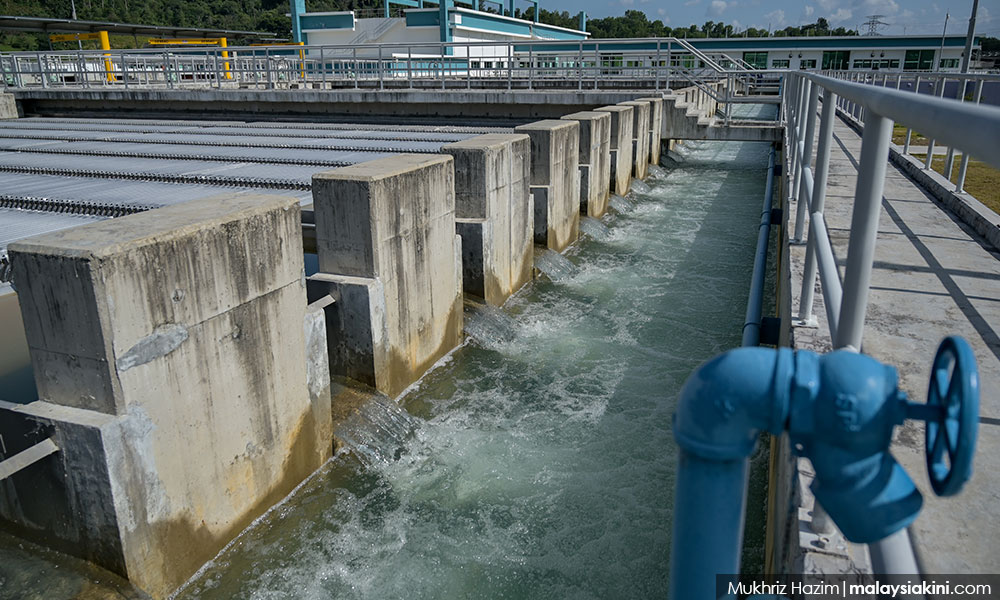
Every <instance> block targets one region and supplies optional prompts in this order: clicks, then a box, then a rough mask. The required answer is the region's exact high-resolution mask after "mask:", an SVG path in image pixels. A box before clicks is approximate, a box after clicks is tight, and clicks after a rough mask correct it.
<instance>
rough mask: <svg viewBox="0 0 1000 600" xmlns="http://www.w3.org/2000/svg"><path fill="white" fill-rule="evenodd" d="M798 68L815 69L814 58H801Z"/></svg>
mask: <svg viewBox="0 0 1000 600" xmlns="http://www.w3.org/2000/svg"><path fill="white" fill-rule="evenodd" d="M799 68H800V69H815V68H816V59H815V58H803V59H801V60H800V61H799Z"/></svg>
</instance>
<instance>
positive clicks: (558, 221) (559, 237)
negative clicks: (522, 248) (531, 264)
mask: <svg viewBox="0 0 1000 600" xmlns="http://www.w3.org/2000/svg"><path fill="white" fill-rule="evenodd" d="M516 131H518V132H519V133H526V134H528V136H529V137H530V138H531V179H530V180H531V188H532V190H531V191H532V194H533V196H534V197H535V202H536V205H535V232H536V235H535V243H538V244H542V245H545V246H547V247H548V248H551V249H552V250H555V251H556V252H562V251H563V250H565V249H566V247H568V246H569V245H570V244H572V243H573V242H575V241H576V239H577V237H578V236H579V233H580V191H579V190H580V188H579V185H580V175H579V170H578V168H577V161H578V157H579V153H580V150H579V145H580V125H579V123H578V122H577V121H563V120H555V119H552V120H547V121H536V122H534V123H528V124H527V125H520V126H518V127H517V128H516ZM539 188H547V189H545V190H544V200H545V209H544V211H541V210H540V209H539V206H538V204H537V203H538V202H539V201H540V200H541V199H542V197H543V196H542V194H540V193H539V194H536V193H535V192H536V191H538V192H543V190H541V189H539ZM542 216H544V217H545V218H544V223H539V218H540V217H542ZM543 224H544V229H542V228H543ZM542 230H544V231H545V236H544V238H542V237H541V236H540V235H539V232H540V231H542Z"/></svg>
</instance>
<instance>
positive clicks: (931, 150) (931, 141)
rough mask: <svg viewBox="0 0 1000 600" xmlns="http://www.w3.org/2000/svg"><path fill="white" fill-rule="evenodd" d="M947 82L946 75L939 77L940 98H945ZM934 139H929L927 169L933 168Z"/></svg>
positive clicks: (938, 91) (938, 92) (938, 90)
mask: <svg viewBox="0 0 1000 600" xmlns="http://www.w3.org/2000/svg"><path fill="white" fill-rule="evenodd" d="M945 83H946V80H945V78H944V77H942V78H941V79H938V85H940V86H941V87H940V88H939V89H937V90H935V91H936V92H937V94H936V96H937V97H938V98H944V87H945ZM934 141H935V140H934V139H933V138H931V139H929V140H927V158H925V159H924V170H925V171H926V170H928V169H930V168H931V161H933V160H934Z"/></svg>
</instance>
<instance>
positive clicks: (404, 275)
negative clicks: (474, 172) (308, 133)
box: [308, 154, 462, 397]
mask: <svg viewBox="0 0 1000 600" xmlns="http://www.w3.org/2000/svg"><path fill="white" fill-rule="evenodd" d="M453 163H454V160H453V159H452V157H451V156H448V155H433V154H399V155H396V156H392V157H387V158H382V159H377V160H373V161H369V162H366V163H360V164H356V165H351V166H348V167H342V168H339V169H334V170H332V171H326V172H324V173H319V174H317V175H315V176H314V177H313V210H314V213H315V219H316V254H317V256H318V258H319V271H320V272H319V273H317V274H315V275H313V276H312V277H310V278H309V282H308V285H309V298H310V300H315V299H317V298H321V297H323V296H325V295H329V296H331V298H332V299H333V300H334V302H333V303H332V304H331V305H330V306H329V307H327V308H326V318H327V324H326V325H327V335H328V339H329V354H330V372H331V374H332V375H337V376H343V377H349V378H351V379H354V380H357V381H360V382H362V383H365V384H367V385H370V386H372V387H374V388H376V389H377V390H378V391H380V392H383V393H384V394H386V395H388V396H390V397H395V396H397V395H399V393H400V392H402V391H403V390H404V389H406V387H407V386H409V385H410V384H411V383H413V382H415V381H416V380H417V379H419V378H420V376H421V375H423V373H424V372H425V371H426V370H427V369H429V368H430V367H431V366H432V365H433V364H434V363H435V362H436V361H437V360H438V359H440V358H441V357H442V356H444V355H445V354H447V353H448V352H450V351H451V350H452V349H453V348H455V347H456V346H457V345H458V344H459V343H461V339H462V261H461V241H460V238H459V236H458V235H457V234H456V233H455V192H454V189H455V183H454V177H455V176H454V168H453Z"/></svg>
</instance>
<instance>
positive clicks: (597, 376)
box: [182, 143, 767, 600]
mask: <svg viewBox="0 0 1000 600" xmlns="http://www.w3.org/2000/svg"><path fill="white" fill-rule="evenodd" d="M680 152H681V153H683V154H684V155H685V156H684V161H685V162H684V166H683V167H682V168H676V169H674V170H671V171H664V172H662V173H660V174H658V176H656V177H654V178H651V179H650V180H648V181H647V185H648V188H649V189H648V191H647V192H640V193H637V194H635V196H634V210H633V211H632V212H630V213H627V214H623V215H619V216H617V217H614V218H612V219H611V220H610V222H609V225H610V226H609V232H608V236H607V238H606V239H604V240H601V241H596V240H595V241H583V242H581V243H580V244H579V245H578V246H577V247H576V248H575V249H574V250H573V251H572V252H571V254H570V255H569V257H568V260H569V261H571V262H572V264H573V269H572V271H571V272H569V273H563V274H562V275H561V276H559V277H557V278H553V279H551V280H550V279H548V278H543V279H539V280H537V281H536V282H535V283H534V284H532V287H531V288H530V289H528V290H527V291H526V292H524V293H522V294H519V295H518V296H516V297H515V298H514V299H513V300H512V302H510V303H509V305H508V306H507V307H506V308H505V309H504V310H503V314H504V315H505V316H506V317H508V318H505V319H501V320H499V323H501V324H497V320H496V319H495V317H496V315H490V314H489V312H488V311H485V312H480V313H477V314H475V315H473V318H472V320H471V321H470V325H471V328H472V331H471V332H470V335H471V336H472V337H473V338H474V339H473V341H472V342H470V344H469V345H467V346H466V347H464V348H462V349H460V350H459V351H458V352H456V353H455V355H454V357H453V359H452V361H451V362H450V363H449V364H448V365H446V366H444V367H442V368H439V369H437V370H435V371H433V372H432V373H431V374H430V375H429V376H428V377H426V378H425V379H424V381H422V382H421V384H420V385H419V386H418V387H417V389H415V390H414V391H412V392H411V393H410V394H409V395H408V396H407V397H406V398H405V399H404V401H403V404H404V406H405V408H406V409H407V411H408V412H409V413H410V414H412V415H413V417H414V419H415V421H417V422H418V424H417V426H416V427H415V428H414V433H413V435H412V437H410V438H408V439H407V440H406V441H405V448H404V449H403V451H401V452H398V453H393V456H398V457H399V458H398V460H365V461H361V460H357V459H356V458H353V457H352V454H349V453H348V454H344V455H342V456H340V457H339V458H338V459H336V460H335V461H334V462H333V463H331V465H330V466H329V467H328V469H327V471H326V472H324V473H323V474H322V475H321V476H320V477H317V478H315V480H314V481H313V482H311V483H310V484H309V485H307V486H306V487H305V488H304V489H303V490H301V491H300V493H299V494H298V495H297V496H296V497H295V498H293V499H292V501H291V502H290V503H289V504H288V506H286V507H284V508H283V509H282V510H280V511H276V512H275V514H273V515H272V516H271V517H270V518H268V519H265V521H264V522H263V523H262V524H261V525H260V526H259V527H258V528H257V529H256V530H254V531H251V532H249V533H248V534H247V535H246V536H244V538H243V539H242V540H241V541H240V542H239V543H238V544H236V545H235V546H234V547H233V548H232V549H231V550H230V551H229V552H227V553H226V554H224V555H223V556H222V557H220V558H219V559H218V560H217V561H216V563H215V564H213V565H212V566H211V567H210V568H209V569H207V571H206V572H205V573H204V574H203V575H202V576H201V577H200V578H199V579H197V580H196V581H194V582H192V585H191V586H190V587H189V588H188V589H187V590H186V591H185V592H184V594H182V598H186V599H195V598H198V599H206V600H207V599H216V598H231V597H239V598H260V599H265V598H266V599H270V598H317V599H319V598H324V599H325V598H379V599H382V598H414V599H415V598H427V599H431V598H434V599H437V598H567V599H570V598H572V599H578V598H595V599H596V598H601V599H604V598H629V599H631V598H662V597H665V594H666V585H667V569H666V565H667V555H668V552H669V543H670V516H671V498H672V487H673V473H674V468H675V464H674V463H675V458H674V452H675V450H674V445H673V442H672V439H671V434H670V415H671V413H672V411H673V407H674V402H675V397H676V393H677V391H678V389H679V387H680V385H681V383H682V382H683V381H684V379H685V377H686V376H687V374H688V373H690V371H691V370H692V369H693V368H694V367H695V366H696V365H697V364H699V363H700V362H701V361H703V360H705V359H707V358H708V357H710V356H712V355H714V354H715V353H718V352H720V351H722V350H725V349H728V348H730V347H733V346H735V345H737V344H738V343H739V338H740V325H741V322H742V315H743V310H744V307H745V301H746V291H747V286H748V278H749V272H750V267H751V265H752V262H753V247H754V242H755V236H756V220H757V216H758V213H759V210H760V201H761V194H762V193H763V183H764V170H763V167H764V164H765V163H766V157H767V154H766V152H767V149H766V146H764V145H755V144H734V143H711V144H704V145H702V146H701V147H698V148H682V149H681V150H680ZM549 258H551V257H549ZM560 258H563V259H566V257H560ZM542 263H543V265H544V264H545V258H543V261H542ZM543 270H544V269H543ZM477 328H478V330H477ZM498 328H499V329H498ZM511 330H512V331H511ZM498 331H499V332H502V334H501V333H497V332H498ZM390 437H391V436H390ZM393 444H395V442H393ZM384 455H385V453H384V452H383V453H381V454H380V456H384Z"/></svg>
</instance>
